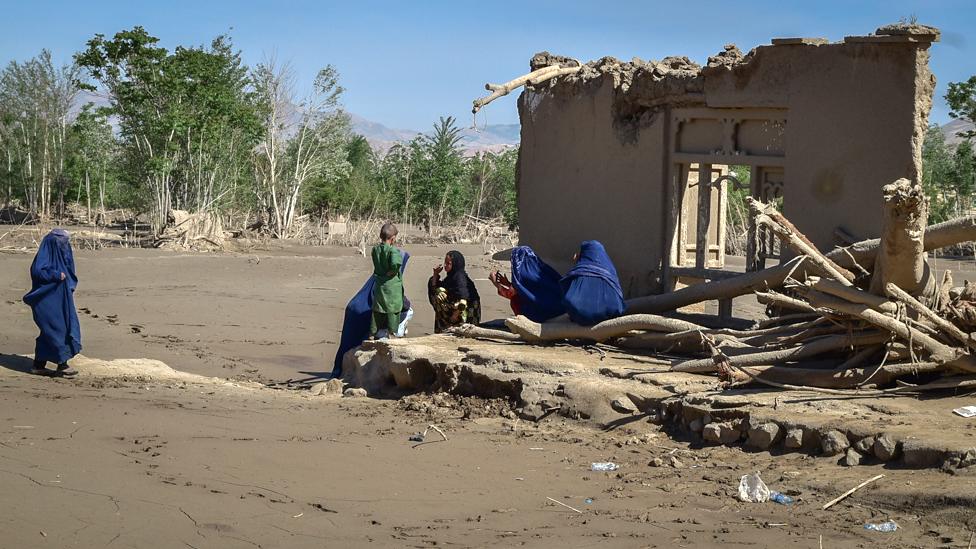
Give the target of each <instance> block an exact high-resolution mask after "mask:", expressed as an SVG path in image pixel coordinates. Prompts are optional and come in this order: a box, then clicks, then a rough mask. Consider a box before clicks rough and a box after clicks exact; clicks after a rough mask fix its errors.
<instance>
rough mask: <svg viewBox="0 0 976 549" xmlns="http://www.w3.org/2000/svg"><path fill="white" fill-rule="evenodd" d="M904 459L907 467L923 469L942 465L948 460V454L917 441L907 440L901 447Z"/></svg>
mask: <svg viewBox="0 0 976 549" xmlns="http://www.w3.org/2000/svg"><path fill="white" fill-rule="evenodd" d="M901 453H902V459H903V460H904V462H905V465H906V466H907V467H911V468H915V469H922V468H924V467H935V466H938V465H941V464H942V463H943V462H944V461H945V459H946V452H945V451H944V450H940V449H938V448H933V447H931V446H925V445H924V443H922V442H919V441H917V440H906V441H905V442H903V443H902V445H901Z"/></svg>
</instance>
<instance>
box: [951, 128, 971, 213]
mask: <svg viewBox="0 0 976 549" xmlns="http://www.w3.org/2000/svg"><path fill="white" fill-rule="evenodd" d="M952 163H953V168H954V169H953V174H952V186H953V191H954V192H955V198H956V202H957V211H956V212H955V213H956V215H961V214H962V213H964V212H967V211H969V209H970V208H971V207H972V202H973V193H974V192H976V158H974V156H973V143H972V141H971V140H969V139H967V140H965V141H963V142H962V143H960V144H959V145H958V146H956V152H955V153H954V154H953V155H952Z"/></svg>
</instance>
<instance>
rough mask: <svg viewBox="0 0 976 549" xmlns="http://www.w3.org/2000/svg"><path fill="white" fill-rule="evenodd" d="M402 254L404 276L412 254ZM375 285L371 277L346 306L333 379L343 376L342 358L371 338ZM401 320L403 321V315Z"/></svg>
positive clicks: (405, 305) (406, 302)
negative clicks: (370, 323)
mask: <svg viewBox="0 0 976 549" xmlns="http://www.w3.org/2000/svg"><path fill="white" fill-rule="evenodd" d="M400 254H401V255H402V256H403V263H402V264H401V265H400V276H403V271H405V270H406V269H407V261H409V260H410V254H408V253H407V252H406V251H404V250H400ZM375 285H376V278H375V277H374V276H373V275H370V276H369V280H367V281H366V284H363V287H362V288H361V289H360V290H359V293H357V294H356V295H355V296H353V298H352V299H351V300H349V304H348V305H346V313H345V316H344V317H343V320H342V338H340V339H339V349H338V350H337V351H336V356H335V365H334V366H333V368H332V377H339V376H341V375H342V357H344V356H345V355H346V353H347V352H349V351H350V350H351V349H355V348H356V347H358V346H360V345H361V344H362V343H363V342H364V341H366V338H367V337H369V321H370V319H371V318H372V316H373V286H375ZM409 308H410V302H409V301H407V299H406V297H404V299H403V309H404V311H406V310H407V309H409ZM400 318H401V320H402V318H403V315H402V314H401V315H400Z"/></svg>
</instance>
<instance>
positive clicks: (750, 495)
mask: <svg viewBox="0 0 976 549" xmlns="http://www.w3.org/2000/svg"><path fill="white" fill-rule="evenodd" d="M739 499H741V500H742V501H747V502H751V503H764V502H767V501H769V488H767V487H766V483H765V482H763V479H761V478H759V473H753V474H751V475H742V480H740V481H739Z"/></svg>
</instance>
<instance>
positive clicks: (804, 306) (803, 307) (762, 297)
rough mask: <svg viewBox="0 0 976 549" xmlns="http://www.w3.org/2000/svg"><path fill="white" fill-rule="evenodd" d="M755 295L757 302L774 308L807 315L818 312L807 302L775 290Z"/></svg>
mask: <svg viewBox="0 0 976 549" xmlns="http://www.w3.org/2000/svg"><path fill="white" fill-rule="evenodd" d="M755 294H756V301H758V302H759V303H762V304H763V305H770V306H773V307H780V308H783V309H789V310H792V311H801V312H805V313H815V312H816V311H817V310H816V309H814V308H813V307H811V306H810V304H809V303H807V302H806V301H803V300H800V299H796V298H795V297H790V296H788V295H783V294H781V293H779V292H775V291H773V290H769V291H768V292H755Z"/></svg>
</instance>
